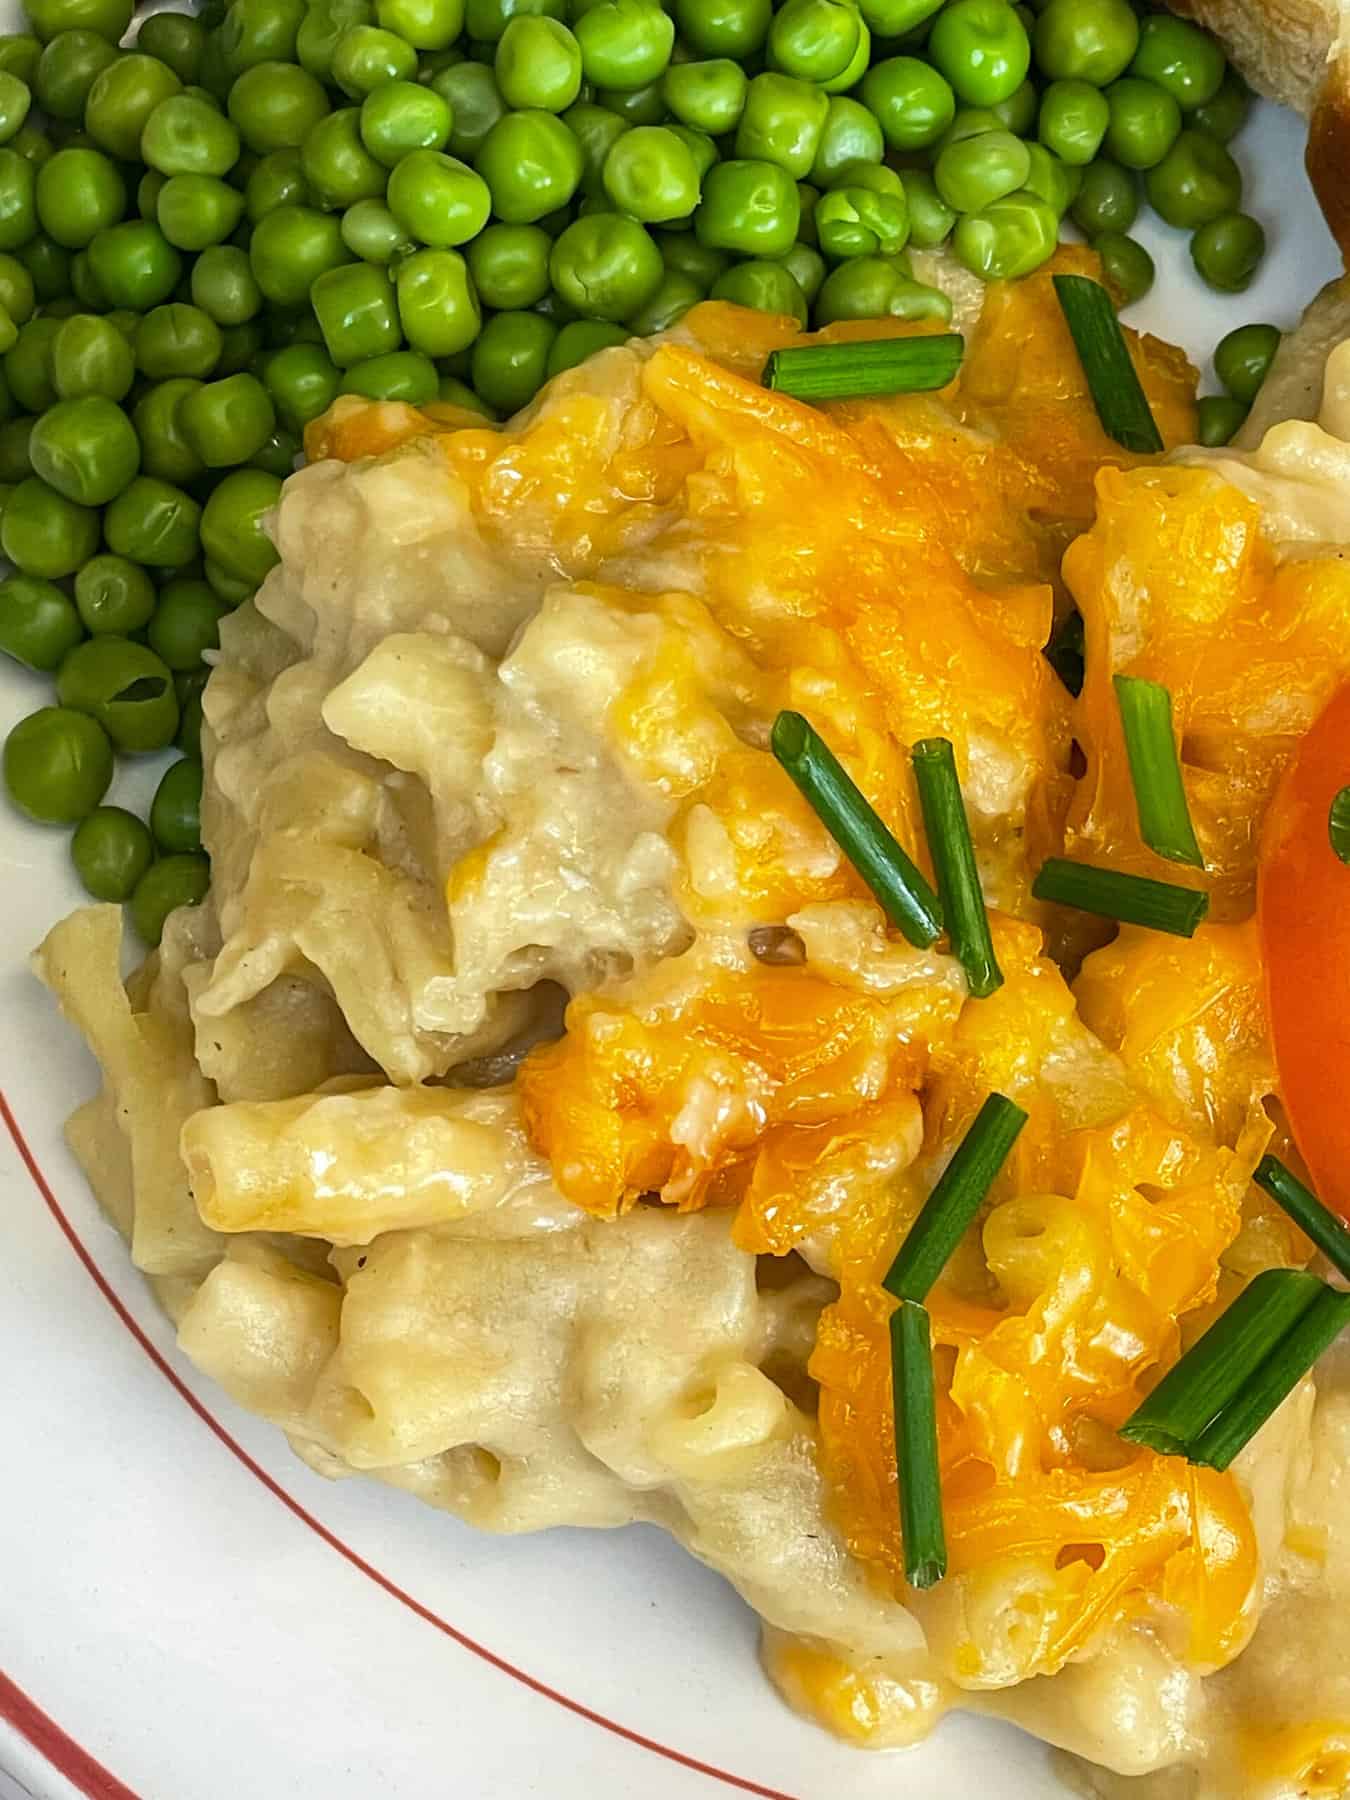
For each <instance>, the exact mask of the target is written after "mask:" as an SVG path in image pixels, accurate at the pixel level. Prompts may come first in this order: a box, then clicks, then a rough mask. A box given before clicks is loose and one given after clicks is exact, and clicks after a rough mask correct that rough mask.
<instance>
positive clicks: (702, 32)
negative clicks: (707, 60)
mask: <svg viewBox="0 0 1350 1800" xmlns="http://www.w3.org/2000/svg"><path fill="white" fill-rule="evenodd" d="M772 17H773V7H772V3H771V0H675V20H676V23H677V24H678V25H679V28H680V36H681V38H682V39H683V41H684V42H685V43H686V44H687V45H688V46H689V48H690V49H691V50H692V51H693V52H694V53H695V54H696V55H698V56H716V57H731V58H733V59H734V60H735V61H737V62H744V61H745V59H746V58H747V57H750V56H753V55H754V53H755V51H757V50H758V49H759V48H760V46H761V45H762V44H763V43H764V42H765V41H766V39H767V38H768V35H769V25H770V22H771V20H772Z"/></svg>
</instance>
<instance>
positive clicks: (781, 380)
mask: <svg viewBox="0 0 1350 1800" xmlns="http://www.w3.org/2000/svg"><path fill="white" fill-rule="evenodd" d="M965 350H966V340H965V339H964V338H963V337H962V336H961V334H960V333H959V332H955V331H948V332H940V333H937V334H936V335H934V336H931V337H900V338H874V339H873V340H872V341H871V342H870V343H865V344H813V345H808V346H807V347H806V348H805V349H802V350H775V351H773V352H772V353H771V355H770V357H769V360H768V362H767V363H765V365H764V385H765V387H767V388H774V389H776V390H777V391H778V392H779V393H780V394H791V395H792V396H793V398H794V399H796V400H859V399H862V398H864V396H866V395H869V394H915V393H920V392H923V391H925V390H928V389H931V388H940V387H946V385H947V383H948V382H949V381H950V380H951V379H952V377H953V376H954V375H955V374H956V371H957V370H958V369H959V368H960V367H961V358H962V357H963V356H964V355H965ZM1158 448H1159V449H1161V448H1162V445H1161V444H1160V445H1159V446H1158Z"/></svg>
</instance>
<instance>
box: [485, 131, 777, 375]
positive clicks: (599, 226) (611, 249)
mask: <svg viewBox="0 0 1350 1800" xmlns="http://www.w3.org/2000/svg"><path fill="white" fill-rule="evenodd" d="M765 166H766V167H767V166H768V165H765ZM719 167H720V168H724V169H725V168H735V167H736V165H735V164H732V163H722V164H720V165H719ZM715 172H716V171H714V173H715ZM777 173H781V171H777ZM784 180H786V177H784ZM788 185H789V188H791V183H789V184H788ZM794 198H795V194H794ZM790 242H791V240H789V242H788V243H787V244H784V245H783V248H784V249H785V250H786V249H788V248H790ZM664 273H665V264H664V263H663V262H662V260H661V252H660V251H659V250H658V249H657V247H656V243H655V241H654V239H653V238H652V236H651V234H650V233H649V232H648V231H646V230H645V229H644V228H643V227H642V226H641V225H640V224H638V222H637V220H636V219H627V218H624V217H623V216H622V215H621V214H618V213H593V214H590V215H589V216H587V217H585V218H581V219H577V220H576V221H575V222H574V223H573V224H571V225H569V226H568V227H567V229H566V231H564V232H563V233H562V235H561V236H560V237H559V238H558V240H557V242H556V243H555V244H554V246H553V250H552V253H551V255H550V257H549V278H550V280H551V281H552V283H553V286H554V288H555V289H556V290H557V292H558V293H559V294H560V295H561V297H562V298H563V299H564V300H566V301H567V303H568V304H569V305H570V306H572V307H575V309H576V311H577V312H578V313H580V314H581V315H582V317H583V318H591V319H609V320H611V321H617V320H620V319H624V318H627V316H628V315H629V314H630V313H632V312H636V310H637V309H638V308H639V307H640V306H643V305H645V304H646V302H647V301H648V300H650V299H651V297H652V295H653V294H654V293H655V292H656V290H657V288H658V287H659V286H660V285H661V279H662V276H663V275H664ZM475 386H477V383H475ZM479 392H480V393H481V392H482V389H481V388H480V389H479Z"/></svg>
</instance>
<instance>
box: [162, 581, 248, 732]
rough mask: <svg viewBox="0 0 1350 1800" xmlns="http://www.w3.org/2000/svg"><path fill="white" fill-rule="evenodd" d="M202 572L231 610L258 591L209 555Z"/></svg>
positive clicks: (178, 677)
mask: <svg viewBox="0 0 1350 1800" xmlns="http://www.w3.org/2000/svg"><path fill="white" fill-rule="evenodd" d="M202 574H203V575H204V576H205V577H206V580H207V584H208V585H209V587H210V589H211V592H212V593H213V594H215V595H216V597H217V598H218V599H219V600H221V601H223V603H224V604H225V605H226V606H228V607H229V608H230V610H231V611H233V610H234V608H235V607H236V606H242V605H243V604H244V602H245V600H250V599H252V597H253V595H254V594H255V593H256V592H257V584H256V583H255V582H252V581H247V580H244V579H243V578H242V577H241V576H238V575H230V574H228V573H227V572H226V570H224V569H223V568H221V566H220V564H219V563H218V562H214V561H213V560H212V559H211V557H209V556H206V557H203V558H202ZM182 679H183V678H182V676H181V675H175V677H174V685H175V686H177V685H178V684H179V683H180V682H181V681H182ZM180 747H181V746H180Z"/></svg>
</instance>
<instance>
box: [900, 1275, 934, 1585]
mask: <svg viewBox="0 0 1350 1800" xmlns="http://www.w3.org/2000/svg"><path fill="white" fill-rule="evenodd" d="M891 1384H892V1389H891V1391H892V1403H893V1405H894V1408H895V1472H896V1475H897V1477H898V1479H899V1484H900V1535H901V1537H902V1539H903V1541H904V1547H905V1579H906V1581H908V1583H909V1585H910V1586H911V1587H916V1588H929V1587H932V1586H933V1584H934V1583H935V1582H938V1581H941V1580H942V1577H943V1576H944V1575H945V1574H946V1573H947V1539H946V1534H945V1533H944V1531H943V1528H942V1480H941V1475H940V1473H939V1469H938V1439H937V1398H936V1395H935V1392H934V1386H933V1334H932V1331H931V1329H930V1327H929V1322H928V1313H927V1311H926V1310H925V1309H924V1308H923V1307H922V1306H918V1305H916V1304H915V1302H914V1301H912V1300H902V1301H901V1302H900V1304H899V1306H897V1307H896V1309H895V1311H894V1312H893V1313H892V1314H891Z"/></svg>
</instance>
